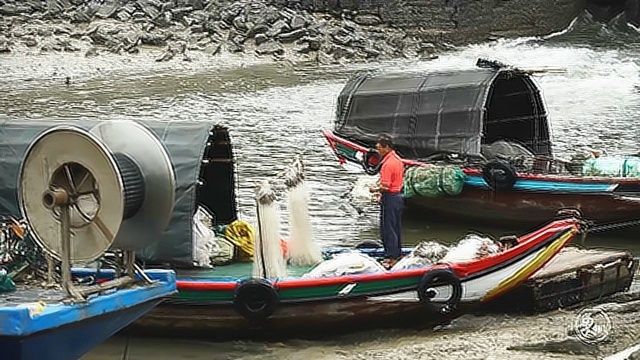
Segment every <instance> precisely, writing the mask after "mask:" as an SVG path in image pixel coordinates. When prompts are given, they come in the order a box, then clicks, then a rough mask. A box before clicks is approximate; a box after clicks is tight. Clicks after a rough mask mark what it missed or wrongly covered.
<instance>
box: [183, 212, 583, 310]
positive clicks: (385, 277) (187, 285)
mask: <svg viewBox="0 0 640 360" xmlns="http://www.w3.org/2000/svg"><path fill="white" fill-rule="evenodd" d="M578 223H579V221H578V220H577V219H575V218H569V219H561V220H555V221H552V222H549V223H547V224H545V225H544V226H541V227H540V228H538V229H535V230H533V231H531V232H529V233H527V234H524V235H522V236H521V237H519V238H518V239H519V241H520V245H519V246H515V247H513V248H511V249H508V250H505V251H502V252H500V253H498V254H495V255H492V256H489V257H486V258H483V259H479V260H474V261H468V262H460V263H439V264H434V265H430V266H427V267H422V268H414V269H404V270H396V271H390V272H383V273H366V274H355V275H342V276H333V277H323V278H283V279H269V280H268V281H270V282H271V284H272V285H273V286H274V288H275V289H276V290H304V289H309V288H315V287H322V286H339V285H345V284H350V283H369V284H371V283H375V282H382V281H394V280H403V279H410V278H421V277H422V276H423V275H424V274H425V273H426V272H429V271H432V270H435V269H451V270H452V271H453V272H454V273H455V275H456V276H457V277H458V278H459V280H460V281H461V282H464V281H469V280H472V279H476V278H478V277H481V276H484V275H486V274H489V273H492V272H494V271H496V270H499V269H501V268H503V267H504V266H508V265H509V264H511V263H513V262H515V261H518V260H521V259H522V258H523V257H526V256H528V255H529V254H531V253H533V252H535V251H537V250H538V249H540V248H542V247H545V246H549V244H550V243H553V242H554V241H556V240H557V239H558V238H560V237H561V236H562V235H564V234H567V233H568V232H573V233H572V234H571V238H573V237H574V236H575V234H577V233H578V230H579V224H578ZM540 237H544V239H540ZM347 250H348V249H347ZM550 258H551V257H550ZM474 267H475V269H474ZM246 278H247V277H242V278H237V279H225V280H219V281H216V280H210V279H185V278H178V280H177V281H176V284H177V288H178V290H179V291H193V292H215V291H234V290H235V289H236V288H237V287H238V286H239V285H240V283H241V281H242V280H243V279H246ZM418 281H419V280H418ZM417 286H418V283H416V284H415V286H414V285H412V286H410V287H408V286H404V287H397V288H393V289H388V288H386V289H382V290H378V291H375V290H374V291H371V292H368V293H358V294H357V296H371V295H374V294H380V295H383V294H392V293H398V292H402V291H406V290H411V289H415V287H417ZM322 298H323V299H324V298H326V297H322ZM298 300H305V301H306V300H307V299H298Z"/></svg>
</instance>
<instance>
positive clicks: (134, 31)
mask: <svg viewBox="0 0 640 360" xmlns="http://www.w3.org/2000/svg"><path fill="white" fill-rule="evenodd" d="M0 14H1V15H2V20H0V53H7V52H12V51H19V50H20V49H26V50H29V49H31V50H34V51H36V52H48V51H67V52H79V51H84V52H85V55H86V56H92V55H96V54H98V53H100V52H103V51H107V52H112V53H122V54H125V53H137V52H139V51H140V50H141V48H142V47H144V46H154V47H164V48H165V51H164V52H163V54H162V55H161V56H159V57H158V58H157V59H156V60H157V61H167V60H170V59H172V58H174V57H175V56H181V57H182V58H183V59H184V60H189V55H188V53H189V51H193V50H198V51H204V52H206V53H208V54H211V55H217V54H220V53H221V52H223V51H227V52H230V53H254V54H256V55H257V56H272V57H274V58H276V59H278V58H284V57H288V58H291V59H296V60H309V61H317V62H319V63H323V64H325V63H334V62H337V61H349V60H353V59H358V60H364V59H377V60H382V59H388V58H397V57H416V56H431V54H432V53H433V52H434V51H435V50H436V46H435V45H434V44H433V43H431V42H428V41H423V40H422V39H420V38H418V37H417V36H411V35H409V34H408V33H407V32H406V31H404V30H401V29H394V28H390V27H387V26H384V25H381V20H380V19H379V18H378V17H377V16H373V15H367V16H359V15H357V14H353V13H351V12H345V13H344V14H341V15H340V16H334V15H329V14H311V13H309V12H308V11H306V10H300V9H295V10H294V9H291V8H287V7H276V6H274V5H269V4H267V3H266V2H260V1H239V2H232V3H222V2H216V1H207V0H172V1H171V0H164V1H161V0H136V1H127V0H106V1H102V2H85V1H78V0H76V1H74V0H51V1H40V0H28V1H0Z"/></svg>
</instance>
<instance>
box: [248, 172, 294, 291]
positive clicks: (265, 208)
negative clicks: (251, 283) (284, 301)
mask: <svg viewBox="0 0 640 360" xmlns="http://www.w3.org/2000/svg"><path fill="white" fill-rule="evenodd" d="M275 199H276V197H275V194H274V193H273V190H272V189H271V186H270V185H269V183H268V182H267V181H263V182H261V183H260V184H258V188H257V191H256V200H257V206H258V214H257V215H258V226H257V231H256V240H255V254H254V256H253V276H256V277H262V278H269V279H274V278H282V277H285V276H287V265H286V261H285V258H284V255H283V253H282V246H281V245H280V217H279V216H278V211H277V209H276V207H275Z"/></svg>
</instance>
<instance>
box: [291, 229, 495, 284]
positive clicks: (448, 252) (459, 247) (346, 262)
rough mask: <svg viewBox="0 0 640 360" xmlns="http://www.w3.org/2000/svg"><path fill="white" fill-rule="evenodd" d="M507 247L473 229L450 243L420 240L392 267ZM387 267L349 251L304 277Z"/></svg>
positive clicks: (408, 266) (481, 255)
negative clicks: (453, 242)
mask: <svg viewBox="0 0 640 360" xmlns="http://www.w3.org/2000/svg"><path fill="white" fill-rule="evenodd" d="M501 251H503V248H502V246H501V245H500V244H499V243H498V242H496V241H495V240H493V239H492V238H491V237H488V236H484V235H481V234H477V233H469V234H467V235H465V236H464V237H463V238H462V239H460V240H459V241H458V242H457V243H455V244H452V245H450V246H447V245H444V244H442V243H441V242H440V241H438V240H437V239H430V240H423V241H420V242H419V243H418V244H416V246H415V247H414V248H413V249H412V251H411V252H410V253H409V254H407V255H406V256H404V257H403V258H402V259H400V261H398V262H397V263H396V264H395V265H394V266H393V268H391V271H395V270H407V269H416V268H423V267H427V266H430V265H433V264H437V263H460V262H468V261H474V260H478V259H482V258H485V257H487V256H491V255H495V254H497V253H500V252H501ZM383 271H386V270H385V269H384V268H383V267H382V265H380V263H379V262H378V261H377V260H376V259H374V258H373V257H371V256H369V255H367V254H363V253H360V252H357V251H346V252H344V253H339V254H336V255H334V256H333V257H331V258H329V259H326V260H324V261H322V262H320V263H319V264H318V265H316V266H314V267H313V268H312V269H311V270H310V271H308V272H307V273H306V274H304V275H303V277H316V278H317V277H331V276H341V275H355V274H366V273H375V272H383Z"/></svg>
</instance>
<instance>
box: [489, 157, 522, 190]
mask: <svg viewBox="0 0 640 360" xmlns="http://www.w3.org/2000/svg"><path fill="white" fill-rule="evenodd" d="M482 178H483V179H484V181H485V182H486V183H487V185H489V187H490V188H491V189H493V190H494V191H502V190H510V189H511V188H513V185H514V184H515V183H516V180H517V179H518V176H517V175H516V169H515V168H514V167H513V165H511V164H510V163H509V162H508V161H506V160H502V159H493V160H490V161H489V162H487V163H486V164H485V165H484V166H483V167H482Z"/></svg>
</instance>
